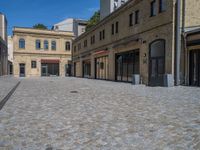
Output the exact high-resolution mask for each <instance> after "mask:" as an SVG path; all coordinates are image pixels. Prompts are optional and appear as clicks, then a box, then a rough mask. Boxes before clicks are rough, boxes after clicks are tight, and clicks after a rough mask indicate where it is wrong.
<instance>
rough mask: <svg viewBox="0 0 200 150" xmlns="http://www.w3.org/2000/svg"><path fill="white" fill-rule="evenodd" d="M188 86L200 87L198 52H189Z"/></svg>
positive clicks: (199, 59)
mask: <svg viewBox="0 0 200 150" xmlns="http://www.w3.org/2000/svg"><path fill="white" fill-rule="evenodd" d="M189 74H190V85H191V86H200V51H199V50H195V51H191V52H190V71H189Z"/></svg>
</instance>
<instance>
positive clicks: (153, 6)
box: [150, 0, 157, 17]
mask: <svg viewBox="0 0 200 150" xmlns="http://www.w3.org/2000/svg"><path fill="white" fill-rule="evenodd" d="M150 8H151V9H150V17H154V16H156V14H157V9H156V0H153V1H151V3H150Z"/></svg>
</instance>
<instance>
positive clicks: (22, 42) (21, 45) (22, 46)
mask: <svg viewBox="0 0 200 150" xmlns="http://www.w3.org/2000/svg"><path fill="white" fill-rule="evenodd" d="M25 48H26V42H25V39H24V38H20V39H19V49H25Z"/></svg>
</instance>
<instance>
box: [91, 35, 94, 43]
mask: <svg viewBox="0 0 200 150" xmlns="http://www.w3.org/2000/svg"><path fill="white" fill-rule="evenodd" d="M94 43H95V35H93V36H91V44H94Z"/></svg>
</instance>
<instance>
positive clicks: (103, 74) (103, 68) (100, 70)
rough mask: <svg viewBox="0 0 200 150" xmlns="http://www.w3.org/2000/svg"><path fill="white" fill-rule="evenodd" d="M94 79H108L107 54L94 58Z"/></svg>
mask: <svg viewBox="0 0 200 150" xmlns="http://www.w3.org/2000/svg"><path fill="white" fill-rule="evenodd" d="M95 79H101V80H108V79H109V65H108V56H101V57H97V58H95Z"/></svg>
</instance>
